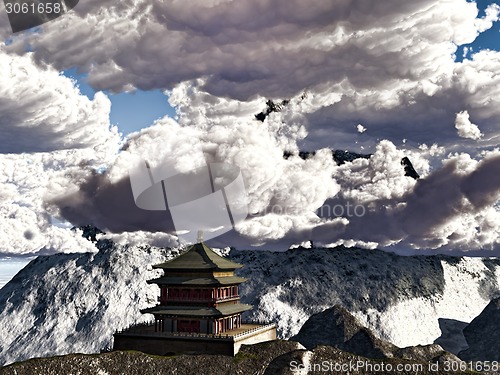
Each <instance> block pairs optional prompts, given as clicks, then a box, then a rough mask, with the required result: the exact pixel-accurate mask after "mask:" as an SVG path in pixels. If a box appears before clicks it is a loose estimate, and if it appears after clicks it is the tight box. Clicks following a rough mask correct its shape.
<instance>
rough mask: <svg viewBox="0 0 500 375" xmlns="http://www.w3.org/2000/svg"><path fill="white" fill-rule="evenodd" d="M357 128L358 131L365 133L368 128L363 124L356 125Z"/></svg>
mask: <svg viewBox="0 0 500 375" xmlns="http://www.w3.org/2000/svg"><path fill="white" fill-rule="evenodd" d="M356 130H357V131H358V133H364V132H365V131H366V128H365V127H364V126H363V125H361V124H358V125H356Z"/></svg>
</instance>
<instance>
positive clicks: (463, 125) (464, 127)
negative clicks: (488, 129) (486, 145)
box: [455, 111, 482, 140]
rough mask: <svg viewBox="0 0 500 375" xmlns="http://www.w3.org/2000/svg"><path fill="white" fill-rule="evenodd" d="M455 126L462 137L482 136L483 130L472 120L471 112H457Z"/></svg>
mask: <svg viewBox="0 0 500 375" xmlns="http://www.w3.org/2000/svg"><path fill="white" fill-rule="evenodd" d="M455 128H456V129H457V130H458V135H459V136H460V137H462V138H469V139H476V140H477V139H480V138H481V137H482V134H481V130H479V128H478V126H477V125H474V124H473V123H472V122H470V119H469V112H467V111H462V112H459V113H457V117H456V119H455Z"/></svg>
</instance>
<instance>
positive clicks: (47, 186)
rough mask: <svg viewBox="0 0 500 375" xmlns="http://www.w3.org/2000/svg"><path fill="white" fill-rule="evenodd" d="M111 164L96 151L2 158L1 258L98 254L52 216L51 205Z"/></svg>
mask: <svg viewBox="0 0 500 375" xmlns="http://www.w3.org/2000/svg"><path fill="white" fill-rule="evenodd" d="M105 161H106V160H105V159H102V158H99V157H97V155H96V152H95V150H92V149H90V150H89V149H80V150H64V151H58V152H52V153H36V154H0V217H1V218H2V220H1V222H0V238H1V240H0V254H10V255H12V254H34V253H53V252H80V251H93V250H94V251H95V248H94V247H93V246H92V244H91V243H90V242H89V241H87V240H86V239H84V238H82V237H81V234H78V233H76V232H74V231H71V230H70V229H68V225H69V226H71V224H66V225H62V224H63V223H58V221H57V220H56V218H55V217H52V216H51V215H50V214H49V213H48V212H47V210H46V209H45V200H46V197H47V196H51V195H57V196H62V195H65V194H68V193H70V192H71V191H74V190H78V189H79V186H78V184H79V182H80V181H82V180H84V179H85V177H86V176H87V173H89V172H88V170H90V169H91V168H92V167H94V168H95V167H97V166H99V165H101V163H103V162H105Z"/></svg>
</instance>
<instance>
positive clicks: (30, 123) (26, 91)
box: [0, 49, 119, 153]
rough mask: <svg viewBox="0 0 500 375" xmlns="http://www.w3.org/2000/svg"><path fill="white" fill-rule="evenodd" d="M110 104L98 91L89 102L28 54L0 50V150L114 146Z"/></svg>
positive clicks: (68, 82) (70, 81) (65, 81)
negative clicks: (16, 54) (15, 54)
mask: <svg viewBox="0 0 500 375" xmlns="http://www.w3.org/2000/svg"><path fill="white" fill-rule="evenodd" d="M110 107H111V102H110V101H109V99H108V98H107V97H106V96H105V95H104V94H103V93H101V92H98V93H96V95H95V97H94V99H93V100H89V99H88V98H87V97H86V96H84V95H81V94H80V92H79V90H78V89H77V88H76V87H75V83H74V82H73V81H72V80H71V79H69V78H67V77H64V76H62V75H61V74H60V73H59V72H58V71H57V70H55V69H53V68H51V67H50V66H48V67H43V68H42V67H39V66H38V65H36V64H35V62H34V61H33V54H32V53H27V54H25V55H24V56H11V55H8V54H6V53H5V52H4V51H2V49H0V112H1V113H2V116H1V117H0V127H1V128H2V131H1V132H0V153H22V152H36V151H52V150H60V149H71V148H84V147H99V146H100V147H102V146H103V145H106V146H105V147H106V148H109V147H113V146H112V145H111V143H115V147H117V144H118V141H119V137H118V133H117V130H116V128H114V127H110V123H109V111H110Z"/></svg>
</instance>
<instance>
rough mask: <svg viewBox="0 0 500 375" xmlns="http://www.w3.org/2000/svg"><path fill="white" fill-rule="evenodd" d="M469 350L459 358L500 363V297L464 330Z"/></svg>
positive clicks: (464, 351) (461, 353)
mask: <svg viewBox="0 0 500 375" xmlns="http://www.w3.org/2000/svg"><path fill="white" fill-rule="evenodd" d="M463 332H464V336H465V339H466V340H467V344H468V345H469V348H468V349H466V350H463V351H461V352H460V353H459V354H458V356H459V357H460V358H462V359H463V360H465V361H500V297H499V298H496V299H494V300H492V301H491V302H490V303H489V304H488V306H486V307H485V309H484V310H483V312H482V313H481V314H479V315H478V316H477V317H476V318H475V319H474V320H472V322H470V324H469V325H468V326H467V327H465V328H464V330H463Z"/></svg>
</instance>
